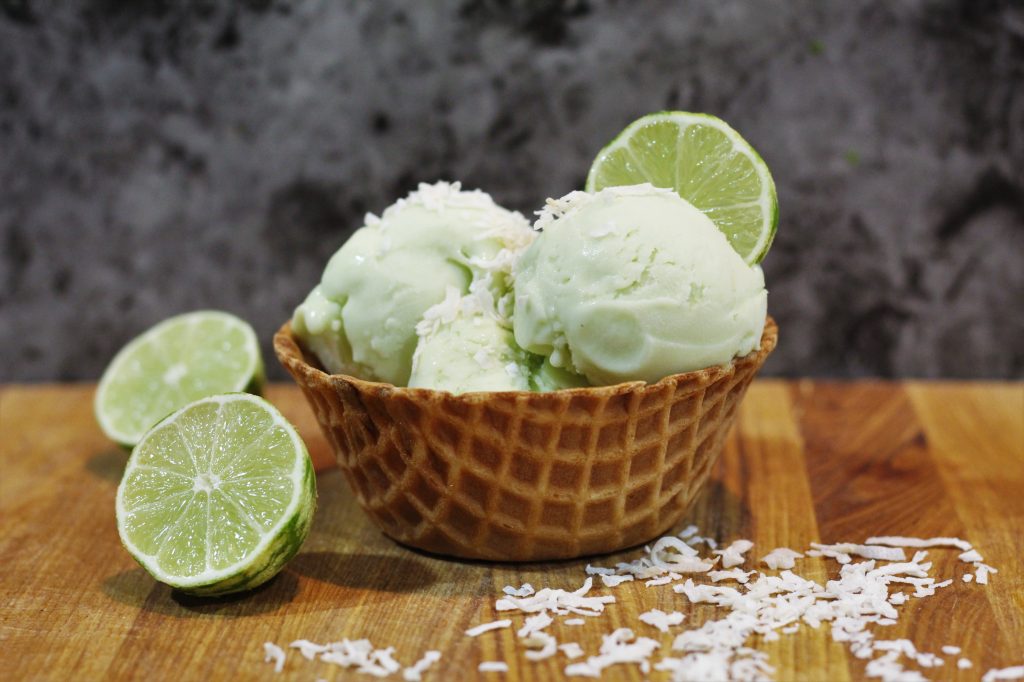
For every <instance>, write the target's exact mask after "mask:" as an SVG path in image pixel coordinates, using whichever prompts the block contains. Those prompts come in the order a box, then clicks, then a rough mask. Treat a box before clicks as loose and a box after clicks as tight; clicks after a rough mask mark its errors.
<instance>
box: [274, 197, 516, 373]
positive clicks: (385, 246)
mask: <svg viewBox="0 0 1024 682" xmlns="http://www.w3.org/2000/svg"><path fill="white" fill-rule="evenodd" d="M533 236H534V233H533V231H532V230H531V229H530V227H529V224H528V223H527V221H526V220H525V219H524V218H523V217H522V216H521V215H519V214H518V213H514V212H511V211H507V210H505V209H503V208H501V207H500V206H498V205H497V204H495V203H494V202H493V201H492V200H491V198H490V196H488V195H487V194H485V193H484V192H479V191H473V192H464V191H461V190H460V188H459V185H458V183H454V184H448V183H437V184H434V185H420V188H419V189H418V190H417V191H415V192H413V193H412V194H410V195H409V196H408V197H406V198H405V199H402V200H399V201H398V202H397V203H395V204H394V205H393V206H391V207H389V208H388V209H387V210H386V211H384V214H383V215H382V216H381V217H380V218H376V217H375V216H368V217H367V222H366V225H365V226H364V227H363V228H361V229H359V230H357V231H356V232H355V233H354V234H353V235H352V237H351V238H350V239H349V240H348V241H347V242H346V243H345V244H344V245H343V246H342V247H341V249H339V250H338V252H337V253H335V254H334V256H333V257H332V258H331V260H330V262H329V263H328V264H327V268H326V269H325V271H324V273H323V278H322V280H321V282H320V284H319V286H317V287H316V288H315V289H314V290H313V291H312V292H311V293H310V295H309V297H307V299H306V301H305V302H304V303H303V304H302V305H300V306H299V307H298V308H297V309H296V310H295V314H294V315H293V317H292V329H293V331H294V333H295V334H296V336H298V338H299V339H300V340H302V342H303V343H304V344H305V345H306V346H307V347H308V348H309V349H310V350H312V351H313V352H314V353H316V355H317V357H318V358H319V359H320V362H321V364H322V365H323V366H324V369H326V370H327V371H329V372H331V373H343V374H352V375H355V376H358V377H360V378H362V379H369V380H374V381H385V382H388V383H392V384H395V385H396V386H404V385H406V383H407V382H408V380H409V374H410V371H411V369H412V355H413V351H414V350H415V348H416V343H417V340H418V337H417V335H416V324H417V323H418V322H419V321H420V320H421V319H422V317H423V314H424V312H425V311H426V310H427V309H428V308H430V307H431V306H433V305H435V304H437V303H439V302H441V301H442V300H443V299H444V298H445V292H446V290H447V289H448V288H449V287H453V288H455V289H456V290H457V291H458V292H460V293H467V292H469V291H470V289H471V288H472V289H473V290H474V291H475V292H477V293H478V294H479V295H480V296H481V297H483V298H484V299H485V300H486V301H487V302H488V304H489V306H490V307H491V308H493V309H494V310H495V314H497V315H499V316H500V315H501V314H502V313H505V314H507V313H508V312H510V306H511V283H510V282H509V280H508V277H509V272H510V271H511V265H512V261H513V260H514V257H515V254H517V253H518V252H519V251H521V250H522V249H523V248H525V247H526V246H527V245H528V244H529V243H530V242H531V241H532V239H533Z"/></svg>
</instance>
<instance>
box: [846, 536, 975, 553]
mask: <svg viewBox="0 0 1024 682" xmlns="http://www.w3.org/2000/svg"><path fill="white" fill-rule="evenodd" d="M865 544H868V545H888V546H889V547H915V548H926V547H955V548H957V549H959V550H961V551H964V552H967V551H970V550H971V543H969V542H967V541H966V540H961V539H960V538H908V537H903V536H901V535H885V536H881V537H873V538H868V539H867V540H866V541H865Z"/></svg>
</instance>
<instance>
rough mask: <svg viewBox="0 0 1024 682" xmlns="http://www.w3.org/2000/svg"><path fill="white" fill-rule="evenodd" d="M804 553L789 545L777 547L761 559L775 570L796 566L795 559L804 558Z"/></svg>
mask: <svg viewBox="0 0 1024 682" xmlns="http://www.w3.org/2000/svg"><path fill="white" fill-rule="evenodd" d="M803 558H804V555H803V554H801V553H800V552H794V551H793V550H791V549H789V548H787V547H776V548H775V549H773V550H772V551H770V552H768V554H767V555H766V556H765V557H763V558H762V559H761V561H763V562H764V564H765V566H767V567H768V568H770V569H772V570H773V571H775V570H778V569H780V568H787V569H788V568H793V567H794V566H796V562H794V561H793V560H794V559H803Z"/></svg>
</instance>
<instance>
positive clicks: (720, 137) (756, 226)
mask: <svg viewBox="0 0 1024 682" xmlns="http://www.w3.org/2000/svg"><path fill="white" fill-rule="evenodd" d="M644 182H649V183H651V184H652V185H654V186H655V187H667V188H669V189H674V190H675V191H676V192H678V193H679V196H681V197H682V198H684V199H686V200H687V201H689V202H690V203H691V204H693V205H694V206H696V207H697V208H699V209H700V210H701V211H703V212H704V213H705V214H706V215H707V216H708V217H709V218H711V220H712V221H713V222H714V223H715V225H717V226H718V229H720V230H721V231H722V232H724V233H725V236H726V237H727V238H728V239H729V243H730V244H732V247H733V248H734V249H736V251H737V252H738V253H739V254H740V255H741V256H743V260H745V261H746V262H747V263H748V264H751V265H753V264H754V263H760V262H761V260H762V259H763V258H764V257H765V254H766V253H768V247H770V246H771V244H772V239H773V238H774V237H775V229H776V227H777V226H778V223H779V204H778V200H777V199H776V197H775V183H774V182H773V181H772V175H771V173H769V172H768V166H767V165H766V164H765V162H764V161H763V160H762V159H761V157H760V156H758V154H757V152H756V151H754V148H753V147H751V146H750V145H749V144H748V143H747V141H746V140H744V139H743V138H742V137H740V134H739V133H737V132H736V131H735V130H733V129H732V128H730V127H729V125H728V124H727V123H726V122H725V121H723V120H722V119H720V118H716V117H715V116H710V115H708V114H691V113H687V112H685V111H665V112H661V113H658V114H650V115H648V116H644V117H643V118H641V119H638V120H636V121H633V122H632V123H630V124H629V126H627V127H626V129H625V130H623V131H622V132H621V133H620V134H619V136H618V137H616V138H615V139H614V140H613V141H612V143H611V144H609V145H608V146H607V147H605V148H604V149H602V150H601V152H600V153H599V154H598V155H597V158H596V159H594V163H593V164H591V166H590V174H589V175H588V176H587V191H588V192H596V191H598V190H601V189H604V188H605V187H616V186H621V185H638V184H641V183H644Z"/></svg>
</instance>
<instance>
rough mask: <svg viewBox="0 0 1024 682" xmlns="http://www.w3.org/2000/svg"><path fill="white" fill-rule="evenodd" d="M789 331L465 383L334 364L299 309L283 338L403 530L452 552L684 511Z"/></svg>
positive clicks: (567, 554) (535, 552)
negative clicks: (651, 357) (713, 353)
mask: <svg viewBox="0 0 1024 682" xmlns="http://www.w3.org/2000/svg"><path fill="white" fill-rule="evenodd" d="M777 338H778V327H777V326H776V325H775V322H774V320H772V319H771V318H770V317H769V318H768V320H767V322H766V324H765V328H764V334H763V336H762V337H761V347H760V349H759V350H756V351H754V352H752V353H750V354H749V355H746V356H744V357H742V358H736V359H735V360H733V361H732V362H731V363H730V364H729V365H726V366H724V367H712V368H708V369H703V370H698V371H695V372H686V373H684V374H675V375H672V376H669V377H666V378H664V379H662V380H661V381H659V382H657V383H654V384H646V383H643V382H633V383H626V384H617V385H614V386H600V387H594V388H577V389H567V390H561V391H553V392H549V393H533V392H527V391H507V392H495V393H466V394H462V395H453V394H451V393H447V392H444V391H433V390H429V389H422V388H398V387H395V386H391V385H390V384H381V383H375V382H371V381H363V380H360V379H356V378H354V377H350V376H345V375H340V374H333V375H332V374H327V373H325V372H324V371H323V370H321V369H319V366H318V364H317V361H316V358H315V357H314V356H312V355H311V354H307V353H306V352H305V351H304V350H303V349H302V347H301V346H300V345H299V343H298V341H297V340H296V338H295V337H294V336H293V335H292V332H291V327H290V325H288V324H285V325H284V326H283V327H281V329H280V330H279V331H278V332H277V334H276V335H275V336H274V351H275V352H276V353H277V357H278V359H279V360H280V361H281V363H282V364H283V365H284V366H285V368H286V369H287V370H288V372H289V373H290V374H291V375H292V377H294V379H295V381H296V382H297V383H298V384H299V386H300V387H301V388H302V391H303V393H304V394H305V396H306V399H307V400H308V401H309V404H310V405H311V406H312V408H313V411H314V412H315V413H316V417H317V421H318V422H319V423H320V427H321V428H322V429H323V432H324V434H325V435H326V436H327V439H328V440H329V441H330V443H331V447H332V448H333V449H334V453H335V455H336V457H337V459H338V465H339V467H340V468H341V470H342V472H343V473H344V475H345V478H346V479H347V480H348V483H349V485H350V487H351V488H352V492H353V493H354V494H355V495H356V498H357V499H358V501H359V503H360V505H361V506H362V507H363V509H364V510H365V511H366V513H367V514H368V515H369V516H370V518H371V519H373V521H374V522H375V523H376V524H377V526H379V527H380V529H381V530H382V531H384V532H385V533H386V534H387V535H389V536H391V537H392V538H394V539H395V540H397V541H398V542H401V543H403V544H406V545H410V546H412V547H417V548H419V549H423V550H426V551H428V552H434V553H437V554H446V555H449V556H456V557H462V558H468V559H488V560H495V561H537V560H544V559H567V558H573V557H578V556H583V555H588V554H600V553H605V552H612V551H615V550H619V549H622V548H625V547H630V546H633V545H637V544H640V543H643V542H645V541H647V540H650V539H651V538H653V537H655V536H657V535H659V534H661V533H663V532H665V531H666V530H667V529H669V528H670V527H671V526H673V525H674V524H675V523H676V522H678V521H679V519H680V518H682V516H683V514H684V513H685V512H686V510H687V508H688V507H689V505H690V503H691V502H692V501H693V499H694V497H696V495H697V493H698V492H700V489H701V487H702V486H703V485H704V482H705V481H706V480H707V477H708V473H709V472H710V470H711V467H712V465H713V464H714V463H715V460H716V459H717V458H718V455H719V453H720V452H721V450H722V443H723V442H724V440H725V437H726V434H728V432H729V428H730V427H731V426H732V423H733V421H734V419H735V417H736V409H737V406H738V405H739V403H740V400H741V399H742V398H743V395H744V393H746V390H747V387H748V386H749V385H750V382H751V381H752V380H753V378H754V375H756V374H757V372H758V370H759V369H760V368H761V365H763V364H764V361H765V359H766V358H767V357H768V354H769V353H771V351H772V349H774V348H775V343H776V340H777Z"/></svg>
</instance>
